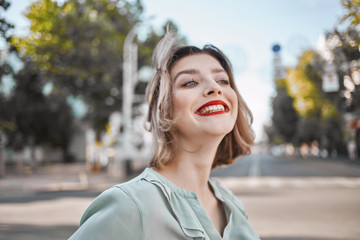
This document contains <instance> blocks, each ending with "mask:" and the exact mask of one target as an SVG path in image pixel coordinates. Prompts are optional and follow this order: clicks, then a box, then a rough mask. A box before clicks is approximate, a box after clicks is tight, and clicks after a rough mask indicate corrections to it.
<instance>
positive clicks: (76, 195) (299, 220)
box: [0, 0, 360, 240]
mask: <svg viewBox="0 0 360 240" xmlns="http://www.w3.org/2000/svg"><path fill="white" fill-rule="evenodd" d="M0 14H1V15H0V24H1V25H0V239H7V240H9V239H10V240H11V239H24V238H26V239H49V238H50V236H51V238H52V239H64V238H65V239H66V238H67V237H69V236H70V235H71V233H72V232H73V231H75V229H76V227H77V226H78V224H79V219H80V217H81V214H82V212H83V211H84V210H85V208H86V207H87V206H88V204H89V203H90V202H91V201H92V199H93V198H94V197H96V196H97V195H98V194H99V193H100V192H101V191H103V190H104V189H106V188H107V187H110V186H111V185H113V184H116V183H119V182H122V181H125V180H127V179H129V178H131V177H133V176H135V175H136V174H138V173H139V172H140V171H142V170H143V169H144V168H145V167H146V166H147V164H148V161H149V158H150V156H151V147H152V137H151V134H150V133H148V132H146V131H145V130H144V122H145V117H146V111H147V109H146V108H147V106H146V103H145V97H144V94H145V89H146V86H147V83H148V81H149V79H150V78H151V75H152V73H153V70H152V69H151V55H152V50H153V48H154V46H155V45H156V43H157V42H158V41H159V40H160V39H161V37H162V36H163V33H164V29H165V27H166V25H169V26H170V28H171V29H173V30H175V31H177V32H178V35H179V37H180V38H181V39H182V40H183V41H184V42H187V43H188V44H193V45H196V46H199V47H202V46H203V45H205V44H207V43H211V44H213V45H215V46H217V47H219V48H220V49H222V50H223V51H224V52H225V53H226V54H227V56H228V57H229V58H230V60H231V62H232V64H233V68H234V73H235V80H236V84H237V86H238V88H239V90H240V93H241V95H242V96H243V97H244V99H245V101H246V102H247V104H248V105H249V107H250V109H251V110H252V111H253V114H254V124H253V128H254V131H255V134H256V144H255V146H254V147H253V151H252V152H253V153H252V155H250V156H247V157H243V158H241V159H239V161H237V162H236V163H235V164H234V165H232V166H231V167H222V168H219V169H216V170H215V171H214V172H213V177H216V178H218V179H219V180H220V181H222V182H223V183H224V184H225V185H227V186H228V187H229V188H231V189H232V190H233V191H234V192H235V193H236V194H237V195H238V196H239V198H240V199H241V200H242V201H243V202H244V205H245V207H246V209H247V211H248V213H249V216H250V218H249V220H250V221H251V223H252V224H253V226H254V228H255V230H256V231H257V232H258V233H259V235H260V236H261V238H262V239H267V240H269V239H290V240H295V239H307V240H310V239H317V240H320V239H324V240H325V239H330V240H332V239H342V240H344V239H349V240H350V239H360V238H359V237H358V236H360V230H359V228H358V226H360V217H359V216H360V178H359V177H360V165H359V163H360V160H359V159H360V155H359V154H360V130H359V129H360V46H359V44H360V1H358V0H352V1H351V0H293V1H286V0H257V1H234V0H224V1H221V2H220V1H205V0H199V1H190V0H183V1H165V0H142V1H141V0H132V1H131V0H128V1H125V0H97V1H95V0H67V1H66V0H58V1H55V0H26V1H19V0H14V1H10V0H2V1H0ZM49 212H51V213H52V214H51V215H50V214H49Z"/></svg>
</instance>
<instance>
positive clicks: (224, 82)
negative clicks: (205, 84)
mask: <svg viewBox="0 0 360 240" xmlns="http://www.w3.org/2000/svg"><path fill="white" fill-rule="evenodd" d="M216 82H217V83H219V84H223V85H229V84H230V81H229V80H226V79H220V80H217V81H216Z"/></svg>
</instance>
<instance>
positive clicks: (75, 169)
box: [0, 163, 126, 198]
mask: <svg viewBox="0 0 360 240" xmlns="http://www.w3.org/2000/svg"><path fill="white" fill-rule="evenodd" d="M125 179H126V178H125V177H124V178H123V179H115V178H114V177H112V176H111V175H110V174H109V173H108V172H94V173H92V172H88V171H87V170H86V165H85V163H71V164H61V163H58V164H53V165H49V166H39V167H38V168H37V169H36V172H35V173H32V174H23V175H17V174H14V173H10V174H8V175H7V176H6V177H5V178H3V179H0V198H1V197H5V196H19V195H23V194H29V193H31V192H46V191H72V190H74V191H75V190H100V191H101V190H104V189H106V188H108V187H110V186H112V185H114V184H117V183H120V182H121V181H124V180H125Z"/></svg>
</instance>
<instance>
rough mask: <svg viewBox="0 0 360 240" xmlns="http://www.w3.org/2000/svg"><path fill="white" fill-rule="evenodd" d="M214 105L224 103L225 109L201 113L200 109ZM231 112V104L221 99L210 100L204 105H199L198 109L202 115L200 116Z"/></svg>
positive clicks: (197, 111) (197, 112)
mask: <svg viewBox="0 0 360 240" xmlns="http://www.w3.org/2000/svg"><path fill="white" fill-rule="evenodd" d="M212 105H223V106H224V108H225V110H224V111H215V112H209V113H203V114H201V113H200V112H199V111H200V109H202V108H204V107H207V106H212ZM227 112H229V106H228V105H227V104H226V103H225V102H224V101H221V100H214V101H210V102H207V103H205V104H204V105H202V106H201V107H199V109H198V110H196V112H195V113H196V114H198V115H200V116H211V115H218V114H223V113H227Z"/></svg>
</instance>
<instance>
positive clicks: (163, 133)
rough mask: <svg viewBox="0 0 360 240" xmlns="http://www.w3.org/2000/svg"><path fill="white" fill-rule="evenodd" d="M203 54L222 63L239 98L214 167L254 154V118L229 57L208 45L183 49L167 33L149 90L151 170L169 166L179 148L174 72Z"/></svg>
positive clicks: (155, 60)
mask: <svg viewBox="0 0 360 240" xmlns="http://www.w3.org/2000/svg"><path fill="white" fill-rule="evenodd" d="M200 53H202V54H208V55H210V56H212V57H214V58H215V59H216V60H217V61H218V62H219V63H220V64H221V66H222V67H223V68H224V70H225V71H226V73H227V74H228V76H229V81H230V86H231V87H232V88H233V89H234V90H235V93H236V95H237V99H238V116H237V120H236V123H235V126H234V128H233V130H232V131H231V132H229V133H228V134H227V135H226V136H225V137H224V138H223V140H222V141H221V143H220V144H219V146H218V149H217V152H216V155H215V158H214V161H213V165H212V168H215V167H217V166H220V165H227V164H231V163H233V162H234V161H235V159H236V158H237V157H239V156H242V155H247V154H250V152H251V145H252V144H253V143H254V132H253V130H252V128H251V124H252V121H253V116H252V113H251V111H250V109H249V108H248V106H247V105H246V103H245V101H244V100H243V98H242V97H241V95H240V93H239V91H238V90H237V88H236V86H235V82H234V77H233V71H232V67H231V64H230V61H229V60H228V58H227V57H226V56H225V55H224V53H223V52H222V51H221V50H220V49H218V48H216V47H215V46H213V45H205V46H204V47H203V48H202V49H200V48H197V47H195V46H179V42H178V40H177V38H176V35H175V34H174V33H166V34H165V36H164V38H163V39H162V40H161V41H160V42H159V43H158V45H157V47H156V48H155V50H154V53H153V67H154V68H155V70H156V72H155V73H154V76H153V78H152V79H151V81H150V82H149V84H148V86H147V90H146V100H147V102H148V104H149V109H148V116H147V122H148V126H147V130H148V131H151V132H152V133H153V137H154V152H153V156H152V158H151V161H150V166H151V167H154V168H159V167H160V166H161V165H162V164H165V165H166V164H167V163H169V162H170V161H171V160H172V159H173V158H174V156H175V154H176V151H177V150H178V147H179V146H178V143H177V141H176V128H175V119H174V117H173V116H174V114H173V101H172V90H173V81H172V79H171V78H170V71H171V69H172V67H173V66H174V64H175V63H176V62H177V61H178V60H180V59H181V58H183V57H186V56H189V55H193V54H200Z"/></svg>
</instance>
